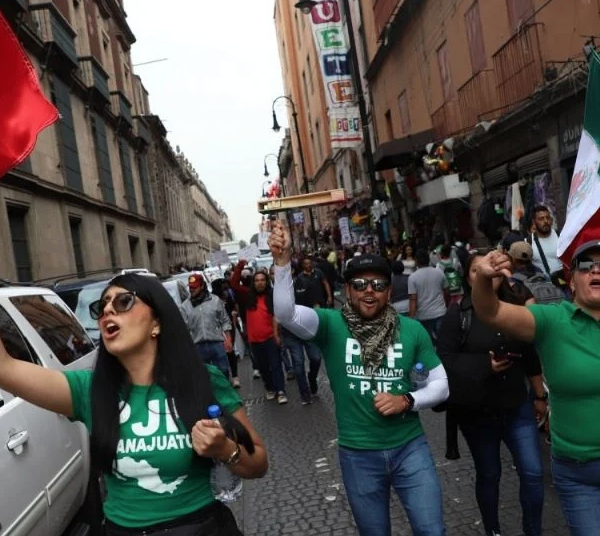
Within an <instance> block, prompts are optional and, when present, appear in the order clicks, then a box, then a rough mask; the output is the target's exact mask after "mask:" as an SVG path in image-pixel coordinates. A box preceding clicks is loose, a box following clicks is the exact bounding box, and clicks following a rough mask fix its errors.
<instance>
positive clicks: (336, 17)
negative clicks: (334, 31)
mask: <svg viewBox="0 0 600 536" xmlns="http://www.w3.org/2000/svg"><path fill="white" fill-rule="evenodd" d="M310 16H311V17H312V21H313V24H325V23H328V22H340V20H341V19H340V7H339V5H338V3H337V0H324V1H323V2H319V3H318V4H317V5H316V6H315V7H313V8H312V11H311V12H310Z"/></svg>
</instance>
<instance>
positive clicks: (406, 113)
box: [398, 89, 410, 134]
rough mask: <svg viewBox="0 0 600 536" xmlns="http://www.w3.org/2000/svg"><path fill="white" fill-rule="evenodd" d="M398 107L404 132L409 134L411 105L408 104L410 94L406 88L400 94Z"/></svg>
mask: <svg viewBox="0 0 600 536" xmlns="http://www.w3.org/2000/svg"><path fill="white" fill-rule="evenodd" d="M398 108H399V109H400V123H401V124H402V132H403V133H404V134H408V133H409V132H410V107H409V106H408V94H407V92H406V89H405V90H404V91H403V92H402V93H400V95H398Z"/></svg>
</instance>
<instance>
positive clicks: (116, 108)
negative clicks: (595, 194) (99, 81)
mask: <svg viewBox="0 0 600 536" xmlns="http://www.w3.org/2000/svg"><path fill="white" fill-rule="evenodd" d="M110 98H111V104H112V111H113V113H114V114H115V115H116V116H117V117H122V118H123V120H124V121H125V122H126V123H127V124H128V125H129V126H130V127H132V126H133V117H132V116H131V103H130V102H129V101H128V100H127V97H126V96H125V95H123V93H121V92H120V91H112V92H111V94H110Z"/></svg>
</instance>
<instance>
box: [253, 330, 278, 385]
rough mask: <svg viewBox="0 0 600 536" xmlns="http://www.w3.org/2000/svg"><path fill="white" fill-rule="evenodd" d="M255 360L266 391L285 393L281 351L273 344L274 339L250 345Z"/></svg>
mask: <svg viewBox="0 0 600 536" xmlns="http://www.w3.org/2000/svg"><path fill="white" fill-rule="evenodd" d="M250 346H251V348H252V353H253V354H254V358H255V359H256V364H257V365H258V370H259V371H260V376H261V378H262V380H263V383H264V385H265V389H266V390H267V391H272V392H274V393H279V392H284V393H285V380H284V378H283V369H282V366H281V365H282V363H281V350H280V349H279V346H277V344H275V339H267V340H266V341H264V342H253V343H251V344H250Z"/></svg>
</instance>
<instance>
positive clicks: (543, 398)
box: [535, 393, 548, 402]
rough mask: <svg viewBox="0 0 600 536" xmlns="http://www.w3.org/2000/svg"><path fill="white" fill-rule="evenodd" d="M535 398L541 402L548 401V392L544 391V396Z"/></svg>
mask: <svg viewBox="0 0 600 536" xmlns="http://www.w3.org/2000/svg"><path fill="white" fill-rule="evenodd" d="M535 399H536V400H539V401H540V402H546V400H548V393H544V394H543V395H542V396H536V397H535Z"/></svg>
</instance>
